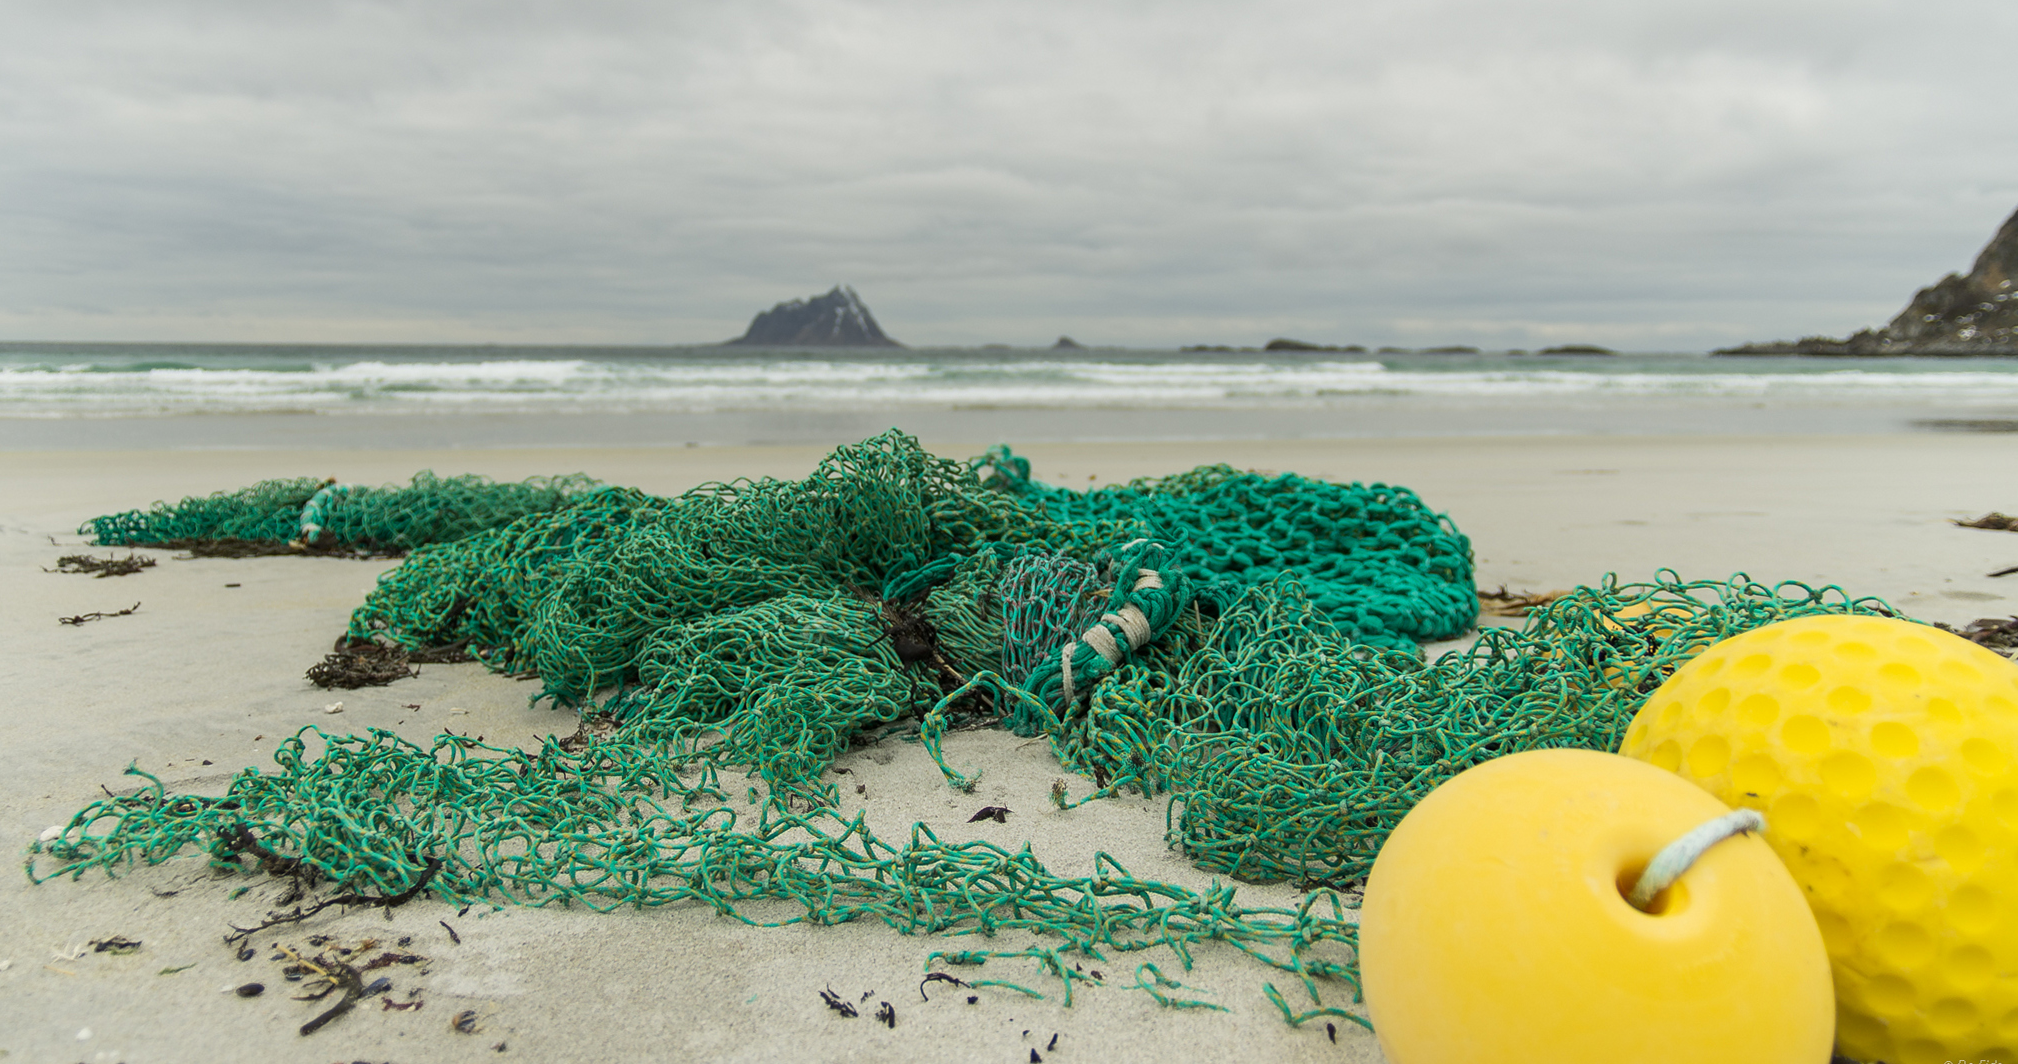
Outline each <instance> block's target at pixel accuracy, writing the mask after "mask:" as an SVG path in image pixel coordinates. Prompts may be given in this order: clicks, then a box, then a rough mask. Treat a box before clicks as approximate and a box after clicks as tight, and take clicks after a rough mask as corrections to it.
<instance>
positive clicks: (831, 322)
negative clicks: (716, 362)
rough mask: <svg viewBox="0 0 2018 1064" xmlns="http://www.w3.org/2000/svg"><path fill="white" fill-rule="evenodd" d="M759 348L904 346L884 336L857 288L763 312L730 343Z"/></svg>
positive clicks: (841, 287) (836, 290)
mask: <svg viewBox="0 0 2018 1064" xmlns="http://www.w3.org/2000/svg"><path fill="white" fill-rule="evenodd" d="M728 342H729V343H731V344H748V345H752V346H759V347H902V346H904V345H903V344H900V343H898V342H897V341H895V340H892V339H890V338H889V337H888V336H885V335H883V328H882V326H880V325H877V324H876V316H875V315H874V314H871V313H869V308H868V307H867V306H866V305H865V304H863V302H862V297H861V296H858V295H856V294H855V290H854V289H853V288H849V287H847V286H845V285H835V286H834V289H833V291H831V292H828V293H827V294H826V295H823V296H814V297H813V298H811V299H794V300H791V301H789V302H785V303H780V304H778V305H777V306H775V307H772V308H771V309H769V310H766V311H762V312H759V313H758V314H757V316H756V317H755V318H752V319H750V328H749V330H748V331H746V332H745V333H743V335H741V336H739V337H737V338H736V339H734V340H730V341H728Z"/></svg>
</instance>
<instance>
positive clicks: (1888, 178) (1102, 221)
mask: <svg viewBox="0 0 2018 1064" xmlns="http://www.w3.org/2000/svg"><path fill="white" fill-rule="evenodd" d="M2014 53H2018V3H2013V2H2012V0H1982V2H1969V0H1952V2H1943V0H1932V2H1929V0H1922V2H1918V3H1907V2H1903V0H1901V2H1896V3H1875V2H1864V0H1743V2H1737V0H1563V2H1550V0H1527V2H1495V0H1449V2H1430V0H1394V2H1379V3H1369V2H1355V0H1281V2H1273V3H1256V2H1243V3H1238V4H1235V3H1188V2H1184V0H1150V2H1142V3H1096V2H1089V0H1066V2H1056V3H1053V2H1046V0H1013V2H999V3H998V2H987V0H957V2H954V0H940V2H936V3H898V2H891V3H848V2H839V0H818V2H807V3H774V2H768V0H734V2H728V3H699V2H681V3H664V2H643V3H584V2H580V0H575V2H570V3H555V4H542V5H533V4H513V3H501V2H486V3H468V4H456V3H450V2H442V0H436V2H430V3H426V4H384V3H356V4H318V3H305V2H304V3H295V2H288V3H274V2H272V0H259V2H257V3H225V2H206V3H200V4H190V5H183V4H177V3H171V2H166V0H151V2H149V3H146V4H134V3H124V2H122V3H92V2H80V0H65V2H63V3H35V2H28V0H0V338H9V339H70V340H91V339H105V340H153V339H160V340H302V341H354V340H365V341H379V340H386V341H392V340H406V341H418V342H427V341H498V342H546V341H555V342H575V341H587V342H620V343H691V342H706V341H712V340H717V339H723V338H726V337H730V336H734V335H737V334H739V333H740V332H741V331H742V330H743V328H744V326H745V325H746V324H747V323H748V321H749V318H750V316H751V315H752V314H753V313H755V312H756V311H757V310H760V309H763V308H765V307H768V306H770V305H771V304H773V303H775V302H777V301H779V300H783V299H787V298H791V297H794V296H805V295H811V294H814V293H817V292H821V291H825V290H826V289H827V288H829V287H831V286H833V285H835V284H837V283H846V284H852V285H854V286H855V288H856V289H857V290H858V291H859V292H860V293H861V295H862V297H863V299H864V301H865V302H867V303H868V304H869V306H870V307H871V308H872V309H873V310H874V311H875V312H876V314H877V316H878V318H880V319H881V321H882V323H883V325H884V327H885V329H886V330H888V331H889V332H890V333H891V334H892V335H893V336H895V337H896V338H898V339H900V340H903V341H905V342H907V343H910V344H913V345H928V344H962V345H964V344H980V343H988V342H1008V343H1019V344H1047V343H1049V342H1050V341H1051V340H1052V339H1053V338H1055V337H1056V336H1057V335H1059V334H1061V333H1069V334H1071V335H1073V336H1075V337H1077V338H1078V339H1079V340H1081V341H1082V342H1086V343H1099V344H1120V345H1131V346H1153V345H1174V344H1184V343H1201V342H1203V343H1236V344H1239V343H1258V342H1261V341H1265V340H1267V339H1268V338H1270V337H1273V336H1279V335H1286V336H1294V337H1301V338H1304V339H1310V340H1319V341H1330V342H1348V341H1358V342H1362V343H1369V344H1382V343H1399V344H1405V345H1410V346H1416V345H1425V344H1431V343H1472V344H1479V345H1482V346H1489V347H1500V346H1513V347H1535V346H1539V345H1543V344H1547V343H1552V342H1564V341H1591V342H1597V343H1604V344H1609V345H1612V346H1615V347H1620V348H1623V349H1628V350H1704V349H1707V348H1709V347H1712V346H1716V345H1721V344H1725V343H1729V342H1735V341H1741V340H1750V339H1768V338H1775V337H1792V336H1797V335H1802V334H1809V333H1835V334H1842V333H1846V332H1849V331H1850V330H1852V329H1855V328H1857V327H1859V326H1863V325H1869V324H1882V323H1883V322H1884V321H1885V320H1886V319H1888V318H1890V317H1891V315H1893V314H1894V313H1896V312H1897V311H1898V310H1899V308H1900V307H1901V306H1903V305H1904V303H1905V301H1906V299H1907V297H1909V296H1910V295H1911V294H1912V292H1913V290H1914V289H1915V288H1917V287H1919V286H1921V285H1924V284H1927V283H1930V282H1932V281H1933V280H1935V279H1936V278H1937V277H1939V276H1940V275H1941V274H1943V273H1945V272H1948V271H1950V270H1964V269H1966V268H1967V267H1968V265H1969V262H1970V260H1971V259H1972V258H1973V256H1974V255H1975V254H1976V252H1977V250H1978V249H1979V248H1980V247H1981V245H1982V244H1983V242H1984V241H1985V240H1987V239H1988V238H1989V236H1990V235H1991V233H1992V232H1993V231H1994V230H1995V229H1996V227H1997V225H1998V224H1999V223H2001V222H2002V221H2003V220H2004V218H2005V217H2006V216H2008V215H2009V214H2010V213H2011V212H2012V210H2013V209H2014V208H2018V135H2014V134H2018V108H2014V106H2013V104H2014V95H2018V94H2014V91H2013V90H2014V86H2018V79H2014V75H2013V73H2012V70H2013V61H2012V56H2013V54H2014Z"/></svg>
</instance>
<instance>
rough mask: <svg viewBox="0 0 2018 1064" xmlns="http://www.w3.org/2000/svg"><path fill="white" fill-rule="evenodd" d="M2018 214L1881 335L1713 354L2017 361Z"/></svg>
mask: <svg viewBox="0 0 2018 1064" xmlns="http://www.w3.org/2000/svg"><path fill="white" fill-rule="evenodd" d="M2014 285H2018V212H2013V213H2012V215H2011V217H2010V218H2009V219H2008V220H2006V221H2005V223H2004V225H2003V227H2002V228H2000V229H1998V230H1997V235H1996V236H1993V237H1991V238H1990V243H1989V244H1988V245H1986V246H1985V247H1984V248H1983V252H1982V254H1980V255H1977V256H1976V265H1975V266H1974V267H1972V268H1971V269H1970V270H1969V273H1968V275H1967V276H1963V275H1960V274H1953V273H1951V274H1949V275H1948V276H1946V277H1943V278H1941V279H1940V280H1939V281H1936V282H1935V283H1934V284H1932V285H1930V286H1929V287H1926V288H1922V289H1920V290H1919V291H1918V292H1916V293H1914V295H1913V301H1912V302H1910V303H1908V304H1906V309H1905V310H1902V311H1900V312H1899V316H1898V317H1896V318H1893V319H1892V323H1891V324H1890V325H1887V326H1885V327H1884V328H1882V329H1863V330H1860V331H1858V332H1857V333H1856V334H1855V335H1853V336H1851V337H1850V338H1849V339H1847V340H1837V339H1835V338H1833V337H1828V336H1810V337H1807V338H1806V339H1802V340H1796V341H1794V342H1792V343H1788V342H1785V341H1778V342H1774V343H1765V344H1744V345H1742V346H1739V347H1727V348H1724V349H1723V350H1721V351H1717V352H1714V353H1715V354H1719V355H1881V356H1882V355H2018V298H2014V297H2018V289H2014Z"/></svg>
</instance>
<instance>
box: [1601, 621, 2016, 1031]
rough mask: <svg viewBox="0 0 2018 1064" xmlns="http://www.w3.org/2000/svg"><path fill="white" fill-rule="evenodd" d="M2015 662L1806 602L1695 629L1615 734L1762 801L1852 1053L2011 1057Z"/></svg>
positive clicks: (1923, 630) (1753, 803) (1740, 797)
mask: <svg viewBox="0 0 2018 1064" xmlns="http://www.w3.org/2000/svg"><path fill="white" fill-rule="evenodd" d="M2014 751H2018V664H2013V663H2012V662H2010V661H2007V660H2005V659H2003V658H2000V657H1998V656H1997V655H1995V654H1993V653H1991V652H1990V651H1988V650H1985V649H1983V648H1982V647H1979V646H1976V645H1975V644H1973V643H1970V642H1968V641H1967V640H1964V639H1959V638H1957V637H1955V636H1953V635H1949V634H1948V633H1946V632H1942V631H1940V630H1938V629H1934V628H1929V627H1926V626H1924V625H1919V624H1914V623H1912V622H1909V621H1902V620H1893V619H1887V618H1877V617H1845V616H1832V617H1806V618H1801V619H1798V620H1792V621H1782V622H1780V623H1778V624H1772V625H1767V626H1766V627H1763V628H1758V629H1755V630H1753V631H1751V632H1747V633H1745V634H1743V635H1739V636H1734V637H1732V638H1730V639H1726V640H1724V641H1723V642H1720V643H1718V644H1716V645H1715V646H1712V647H1711V648H1709V649H1708V650H1706V651H1704V652H1703V653H1702V654H1700V655H1698V656H1697V657H1696V658H1695V659H1694V660H1692V661H1690V662H1689V663H1688V664H1686V665H1684V666H1683V667H1682V668H1680V669H1677V670H1676V671H1675V674H1674V676H1672V677H1670V678H1669V679H1668V681H1667V683H1665V684H1663V685H1662V686H1661V688H1660V690H1658V691H1656V692H1654V695H1653V697H1652V698H1650V699H1648V700H1647V703H1646V705H1645V706H1644V707H1642V708H1641V710H1640V713H1639V715H1638V716H1637V717H1636V718H1634V720H1633V723H1632V726H1631V728H1629V729H1628V730H1627V732H1626V739H1625V743H1624V745H1623V747H1622V748H1621V751H1620V752H1621V753H1624V754H1626V755H1628V756H1631V757H1635V758H1639V759H1641V760H1644V761H1649V762H1651V763H1653V764H1655V765H1658V766H1660V767H1661V768H1665V769H1668V770H1670V771H1672V772H1675V773H1677V774H1678V775H1680V776H1681V778H1683V779H1686V780H1689V781H1692V782H1694V783H1696V784H1698V785H1699V786H1701V787H1702V788H1703V789H1704V790H1706V791H1708V792H1709V793H1710V794H1712V795H1715V796H1716V797H1717V798H1719V799H1721V800H1723V801H1724V802H1727V803H1729V804H1731V805H1741V806H1748V807H1751V808H1753V809H1757V810H1760V811H1762V812H1763V813H1765V815H1766V820H1767V822H1768V824H1769V827H1768V829H1767V831H1766V833H1765V838H1766V841H1767V842H1768V843H1769V844H1771V845H1772V847H1773V849H1774V850H1775V851H1776V852H1778V853H1779V855H1780V857H1781V858H1782V859H1783V860H1784V861H1785V862H1786V864H1787V868H1788V870H1789V871H1791V872H1792V873H1793V875H1794V879H1795V881H1796V882H1798V883H1799V884H1800V885H1801V888H1802V890H1803V891H1804V892H1805V894H1806V895H1807V898H1808V902H1809V904H1810V906H1811V907H1812V908H1813V910H1814V913H1815V919H1816V921H1817V923H1818V924H1819V925H1820V927H1821V931H1822V937H1823V941H1824V942H1825V944H1826V945H1827V947H1828V950H1829V957H1830V960H1831V962H1832V965H1833V968H1834V973H1835V986H1836V1000H1837V1012H1838V1031H1837V1036H1838V1049H1839V1050H1840V1052H1842V1053H1843V1054H1844V1055H1846V1056H1849V1057H1852V1058H1854V1059H1858V1060H1884V1061H1888V1062H1891V1064H1926V1062H1939V1061H1948V1060H1958V1059H1960V1060H1979V1059H1980V1060H2007V1061H2018V1054H2014V1053H2013V1047H2018V775H2014V773H2013V755H2014Z"/></svg>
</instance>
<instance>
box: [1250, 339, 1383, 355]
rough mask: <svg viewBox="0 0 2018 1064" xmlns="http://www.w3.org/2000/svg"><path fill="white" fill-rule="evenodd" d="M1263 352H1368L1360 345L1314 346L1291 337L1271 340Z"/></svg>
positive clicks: (1306, 341)
mask: <svg viewBox="0 0 2018 1064" xmlns="http://www.w3.org/2000/svg"><path fill="white" fill-rule="evenodd" d="M1262 350H1263V351H1350V352H1359V351H1365V350H1366V348H1364V347H1361V346H1360V345H1358V344H1347V345H1345V346H1344V347H1339V346H1337V345H1335V344H1313V343H1311V342H1310V341H1308V340H1292V339H1290V338H1289V337H1287V336H1278V337H1276V338H1275V339H1273V340H1270V341H1268V344H1267V345H1266V346H1264V347H1263V348H1262Z"/></svg>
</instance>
